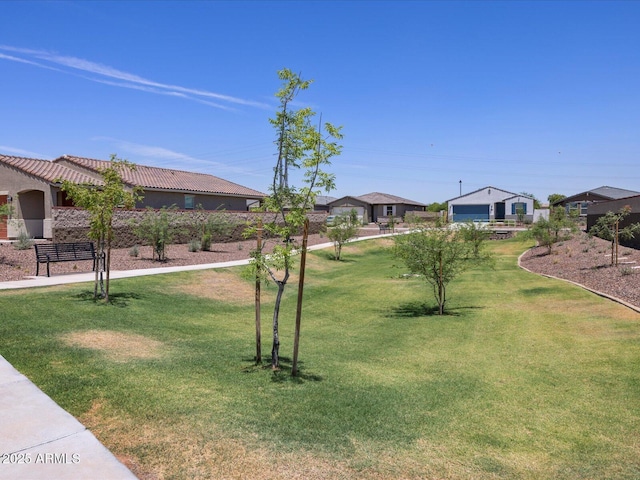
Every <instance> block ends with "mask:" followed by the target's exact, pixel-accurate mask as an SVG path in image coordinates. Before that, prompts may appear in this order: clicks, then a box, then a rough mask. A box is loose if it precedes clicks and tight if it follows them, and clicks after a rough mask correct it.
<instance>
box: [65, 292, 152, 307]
mask: <svg viewBox="0 0 640 480" xmlns="http://www.w3.org/2000/svg"><path fill="white" fill-rule="evenodd" d="M74 297H75V298H77V299H78V300H80V301H82V302H92V303H95V304H96V305H110V306H113V307H118V308H125V307H127V306H129V303H130V300H140V299H141V298H143V296H142V295H140V294H139V293H133V292H123V293H110V294H109V303H108V304H107V303H104V301H102V299H101V298H98V299H94V298H93V290H86V291H84V292H80V293H78V294H77V295H74Z"/></svg>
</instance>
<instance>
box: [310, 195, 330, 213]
mask: <svg viewBox="0 0 640 480" xmlns="http://www.w3.org/2000/svg"><path fill="white" fill-rule="evenodd" d="M334 200H336V197H330V196H328V195H318V196H317V197H316V204H315V205H314V207H313V210H314V211H316V212H328V211H330V210H331V207H329V204H330V203H331V202H333V201H334Z"/></svg>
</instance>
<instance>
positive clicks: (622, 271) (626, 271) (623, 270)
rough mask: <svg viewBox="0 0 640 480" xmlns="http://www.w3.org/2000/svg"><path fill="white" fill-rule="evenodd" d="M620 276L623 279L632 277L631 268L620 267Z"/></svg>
mask: <svg viewBox="0 0 640 480" xmlns="http://www.w3.org/2000/svg"><path fill="white" fill-rule="evenodd" d="M620 274H621V275H622V276H623V277H625V276H627V275H633V268H631V267H622V268H621V269H620Z"/></svg>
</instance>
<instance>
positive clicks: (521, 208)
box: [511, 202, 527, 215]
mask: <svg viewBox="0 0 640 480" xmlns="http://www.w3.org/2000/svg"><path fill="white" fill-rule="evenodd" d="M518 213H521V214H523V215H526V214H527V204H526V203H524V202H515V203H512V204H511V215H517V214H518Z"/></svg>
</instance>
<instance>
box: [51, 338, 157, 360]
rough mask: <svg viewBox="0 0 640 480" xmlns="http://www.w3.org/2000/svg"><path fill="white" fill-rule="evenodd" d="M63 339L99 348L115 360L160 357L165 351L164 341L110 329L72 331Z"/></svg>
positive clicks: (74, 343)
mask: <svg viewBox="0 0 640 480" xmlns="http://www.w3.org/2000/svg"><path fill="white" fill-rule="evenodd" d="M62 341H63V342H64V343H65V344H67V345H69V346H71V347H79V348H88V349H91V350H98V351H100V352H102V353H104V355H105V356H106V357H107V358H108V359H109V360H112V361H114V362H127V361H129V360H137V359H152V358H159V357H160V356H161V355H162V353H163V352H164V351H165V348H164V345H163V343H162V342H159V341H157V340H152V339H150V338H147V337H145V336H143V335H137V334H133V333H122V332H113V331H110V330H86V331H83V332H72V333H68V334H66V335H64V336H63V337H62Z"/></svg>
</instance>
